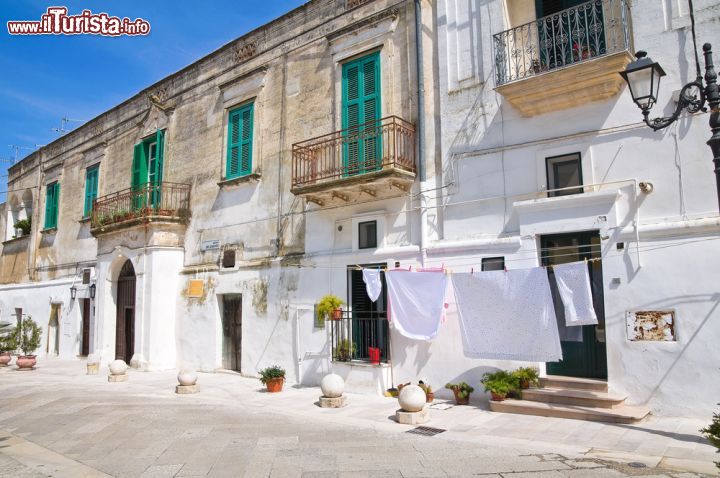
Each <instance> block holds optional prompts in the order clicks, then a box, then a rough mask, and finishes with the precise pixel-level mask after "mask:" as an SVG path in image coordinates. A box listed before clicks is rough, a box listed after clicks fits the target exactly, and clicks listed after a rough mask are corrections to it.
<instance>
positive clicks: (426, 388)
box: [418, 380, 435, 403]
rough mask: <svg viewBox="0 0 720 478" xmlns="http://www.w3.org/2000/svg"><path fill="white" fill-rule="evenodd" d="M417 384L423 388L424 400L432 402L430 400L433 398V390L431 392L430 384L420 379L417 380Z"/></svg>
mask: <svg viewBox="0 0 720 478" xmlns="http://www.w3.org/2000/svg"><path fill="white" fill-rule="evenodd" d="M418 386H419V387H420V388H422V389H423V392H425V401H426V402H427V403H432V401H433V400H435V392H433V389H432V386H431V385H430V384H429V383H425V382H424V381H422V380H420V382H418Z"/></svg>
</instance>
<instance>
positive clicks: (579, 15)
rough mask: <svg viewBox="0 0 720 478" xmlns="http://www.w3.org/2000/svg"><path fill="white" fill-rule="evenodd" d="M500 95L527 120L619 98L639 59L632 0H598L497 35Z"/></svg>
mask: <svg viewBox="0 0 720 478" xmlns="http://www.w3.org/2000/svg"><path fill="white" fill-rule="evenodd" d="M493 45H494V50H495V67H496V76H495V84H496V88H495V89H496V91H497V92H498V93H500V94H501V95H503V96H504V97H505V98H506V99H507V100H508V101H509V102H510V103H511V104H512V105H513V106H514V107H515V108H517V109H518V110H519V111H520V113H521V114H522V115H523V116H535V115H539V114H544V113H549V112H553V111H559V110H563V109H567V108H573V107H576V106H581V105H584V104H586V103H589V102H592V101H599V100H604V99H607V98H610V97H612V96H615V95H616V94H618V93H619V92H620V90H621V88H622V85H623V80H622V78H621V77H620V75H618V72H619V71H621V70H623V69H624V68H625V66H626V65H627V64H628V63H629V62H630V61H632V60H633V56H632V54H631V49H632V29H631V19H630V7H629V5H628V0H592V1H589V2H585V3H582V4H580V5H577V6H575V7H572V8H568V9H566V10H562V11H560V12H557V13H554V14H552V15H549V16H546V17H542V18H538V19H536V20H534V21H532V22H529V23H526V24H524V25H520V26H517V27H514V28H511V29H509V30H506V31H504V32H500V33H497V34H495V35H493Z"/></svg>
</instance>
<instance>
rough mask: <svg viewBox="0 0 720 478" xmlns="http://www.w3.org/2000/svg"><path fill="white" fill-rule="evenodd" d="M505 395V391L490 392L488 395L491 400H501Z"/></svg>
mask: <svg viewBox="0 0 720 478" xmlns="http://www.w3.org/2000/svg"><path fill="white" fill-rule="evenodd" d="M506 396H507V394H506V393H495V392H490V397H491V398H492V401H493V402H502V401H503V400H505V397H506Z"/></svg>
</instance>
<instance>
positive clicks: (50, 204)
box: [45, 181, 60, 229]
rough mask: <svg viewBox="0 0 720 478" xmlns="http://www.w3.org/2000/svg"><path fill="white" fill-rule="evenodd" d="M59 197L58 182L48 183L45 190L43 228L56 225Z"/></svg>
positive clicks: (50, 227) (51, 227)
mask: <svg viewBox="0 0 720 478" xmlns="http://www.w3.org/2000/svg"><path fill="white" fill-rule="evenodd" d="M59 197H60V184H58V182H57V181H55V182H54V183H51V184H48V185H47V186H46V191H45V229H53V228H56V227H57V220H58V200H59Z"/></svg>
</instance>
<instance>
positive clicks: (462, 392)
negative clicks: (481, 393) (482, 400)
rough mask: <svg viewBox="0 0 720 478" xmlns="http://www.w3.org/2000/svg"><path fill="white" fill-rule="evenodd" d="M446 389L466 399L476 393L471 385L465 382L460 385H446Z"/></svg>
mask: <svg viewBox="0 0 720 478" xmlns="http://www.w3.org/2000/svg"><path fill="white" fill-rule="evenodd" d="M445 388H447V389H448V390H452V391H453V392H457V395H458V398H466V397H468V396H470V394H471V393H473V392H474V391H475V389H474V388H472V387H471V386H470V385H468V384H467V383H465V382H460V383H446V384H445Z"/></svg>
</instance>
